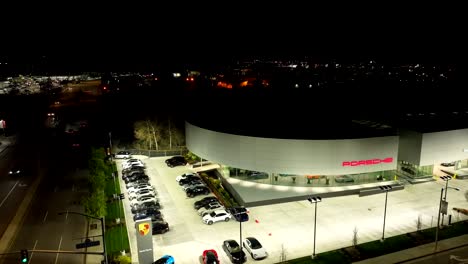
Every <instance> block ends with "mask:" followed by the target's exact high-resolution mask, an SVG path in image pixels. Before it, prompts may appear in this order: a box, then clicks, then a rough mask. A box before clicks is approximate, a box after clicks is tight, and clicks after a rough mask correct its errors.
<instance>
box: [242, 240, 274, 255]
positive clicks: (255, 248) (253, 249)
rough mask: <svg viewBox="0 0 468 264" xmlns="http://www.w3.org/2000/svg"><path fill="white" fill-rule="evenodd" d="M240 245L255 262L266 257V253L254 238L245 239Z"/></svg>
mask: <svg viewBox="0 0 468 264" xmlns="http://www.w3.org/2000/svg"><path fill="white" fill-rule="evenodd" d="M242 245H243V246H244V248H245V249H246V250H247V251H248V252H249V253H250V256H252V258H253V259H255V260H257V259H264V258H266V257H268V252H267V251H266V250H265V248H264V247H263V246H262V244H260V242H258V240H257V239H256V238H255V237H247V238H246V239H245V240H244V242H242Z"/></svg>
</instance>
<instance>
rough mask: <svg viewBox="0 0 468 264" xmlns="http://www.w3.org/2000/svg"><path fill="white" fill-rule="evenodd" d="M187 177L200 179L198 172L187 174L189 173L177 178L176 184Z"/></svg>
mask: <svg viewBox="0 0 468 264" xmlns="http://www.w3.org/2000/svg"><path fill="white" fill-rule="evenodd" d="M187 177H196V178H200V177H199V176H198V174H197V173H196V172H187V173H184V174H182V175H179V176H177V177H176V179H175V180H176V182H179V181H180V180H182V179H186V178H187Z"/></svg>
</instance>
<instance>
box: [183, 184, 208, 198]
mask: <svg viewBox="0 0 468 264" xmlns="http://www.w3.org/2000/svg"><path fill="white" fill-rule="evenodd" d="M185 192H186V193H187V197H195V196H197V195H200V194H209V193H210V189H208V187H205V186H194V187H190V188H188V189H187V190H186V191H185Z"/></svg>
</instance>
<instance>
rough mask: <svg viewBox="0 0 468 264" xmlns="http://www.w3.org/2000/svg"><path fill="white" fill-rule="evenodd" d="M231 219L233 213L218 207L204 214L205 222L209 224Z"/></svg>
mask: <svg viewBox="0 0 468 264" xmlns="http://www.w3.org/2000/svg"><path fill="white" fill-rule="evenodd" d="M229 220H231V215H230V214H229V213H228V212H226V210H224V209H217V210H215V211H213V212H211V213H209V214H207V215H205V216H203V222H204V223H205V224H207V225H212V224H213V223H216V222H219V221H225V222H229Z"/></svg>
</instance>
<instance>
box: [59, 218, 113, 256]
mask: <svg viewBox="0 0 468 264" xmlns="http://www.w3.org/2000/svg"><path fill="white" fill-rule="evenodd" d="M58 214H59V215H63V214H77V215H82V216H85V217H89V218H93V219H97V220H99V221H101V230H102V244H103V249H104V252H103V253H102V254H103V255H104V263H105V264H108V263H109V262H108V261H107V250H106V233H105V232H106V230H105V227H104V217H95V216H92V215H87V214H82V213H78V212H68V211H67V212H59V213H58Z"/></svg>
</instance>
